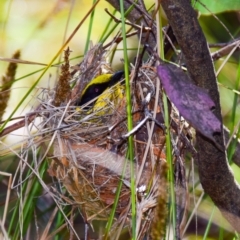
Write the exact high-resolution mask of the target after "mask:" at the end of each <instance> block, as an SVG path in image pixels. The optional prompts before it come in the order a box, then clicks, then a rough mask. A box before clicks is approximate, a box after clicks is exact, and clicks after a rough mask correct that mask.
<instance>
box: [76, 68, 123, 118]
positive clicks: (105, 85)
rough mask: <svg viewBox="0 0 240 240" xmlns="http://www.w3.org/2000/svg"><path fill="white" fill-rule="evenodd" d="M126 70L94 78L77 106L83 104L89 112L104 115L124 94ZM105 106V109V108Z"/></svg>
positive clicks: (83, 92)
mask: <svg viewBox="0 0 240 240" xmlns="http://www.w3.org/2000/svg"><path fill="white" fill-rule="evenodd" d="M123 76H124V71H118V72H115V73H113V74H101V75H99V76H97V77H95V78H94V79H92V80H91V81H90V82H89V83H88V84H87V86H86V87H85V88H84V89H83V91H82V93H81V97H80V99H79V101H78V102H77V104H76V105H77V106H83V107H82V109H84V110H85V109H87V110H88V113H89V112H96V113H97V115H103V114H105V113H108V112H109V110H110V109H109V108H110V107H114V106H115V105H116V104H117V103H118V102H119V101H120V100H121V99H122V98H123V94H124V84H122V83H121V80H122V79H123ZM104 108H105V110H104Z"/></svg>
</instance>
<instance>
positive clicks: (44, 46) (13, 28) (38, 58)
mask: <svg viewBox="0 0 240 240" xmlns="http://www.w3.org/2000/svg"><path fill="white" fill-rule="evenodd" d="M91 3H92V2H90V1H89V0H76V1H74V0H72V1H70V0H55V1H44V2H43V1H40V0H16V1H15V0H1V1H0V9H1V10H2V14H0V40H1V44H0V57H3V58H10V57H11V56H12V54H13V53H14V52H15V51H16V50H17V49H20V51H21V59H23V60H27V61H32V62H38V63H44V64H49V62H50V61H51V59H52V58H53V57H54V56H55V54H56V53H57V52H58V51H59V49H60V48H61V46H62V44H63V42H64V41H65V40H66V38H67V37H69V35H70V34H71V33H72V31H73V30H74V28H75V27H76V26H77V24H78V23H79V22H80V21H81V20H82V18H83V16H84V15H85V14H86V12H87V11H88V10H89V9H90V6H91ZM152 4H153V1H150V0H149V1H148V2H147V6H148V7H150V6H151V5H152ZM105 8H108V10H110V12H111V11H113V8H112V7H111V6H110V5H109V4H108V3H107V2H105V1H100V3H99V4H98V6H97V8H96V12H95V14H94V21H93V26H92V33H91V37H90V39H91V40H92V42H93V44H94V45H95V44H96V43H98V41H99V39H100V36H101V35H102V33H103V30H104V29H105V27H106V26H107V24H108V21H109V19H110V17H109V15H107V13H106V12H105V11H104V9H105ZM117 16H120V15H119V14H118V15H117ZM216 16H217V18H218V20H217V19H216V17H215V16H213V15H212V14H209V15H201V14H199V21H200V24H201V26H202V29H203V31H204V33H205V35H206V38H207V40H208V42H209V43H210V44H213V43H225V42H229V41H231V40H233V39H232V37H233V38H234V39H235V38H238V37H239V35H240V27H239V26H240V12H239V11H231V12H226V11H223V12H221V13H218V14H217V15H216ZM89 21H90V19H89V18H88V19H87V20H86V21H85V22H84V24H83V26H82V27H81V28H80V29H79V30H78V32H77V33H76V35H75V36H74V38H73V39H72V40H71V42H70V43H69V44H68V46H69V48H70V50H71V51H72V54H71V56H70V58H73V60H72V61H71V64H72V65H74V64H76V63H79V62H80V61H81V56H83V55H84V50H85V46H86V42H87V39H88V38H87V32H88V29H89ZM164 21H166V19H164ZM221 23H222V24H224V25H225V27H226V29H227V30H228V31H227V30H226V29H225V28H224V27H223V26H222V25H221ZM113 24H114V23H112V25H113ZM120 29H121V27H120V26H118V27H117V28H116V29H115V32H113V33H112V34H111V35H110V36H109V38H108V40H109V41H110V40H111V39H112V37H113V36H115V34H116V32H117V31H119V30H120ZM231 35H232V37H231ZM107 42H108V41H107ZM137 45H138V39H137V37H136V36H134V37H131V38H130V39H128V47H129V48H132V49H133V50H132V51H129V55H130V58H132V59H133V58H134V57H135V54H136V50H135V49H136V46H137ZM119 48H120V50H121V45H120V46H119ZM120 50H119V51H117V54H116V55H115V58H114V61H113V68H114V69H116V70H118V69H121V68H122V67H123V66H122V63H121V61H120V59H121V58H123V53H122V51H120ZM216 50H217V48H211V51H212V52H214V51H216ZM223 60H224V59H219V60H217V61H216V62H215V66H216V71H217V69H218V68H219V67H220V66H221V64H222V63H223ZM239 60H240V59H239V51H236V52H235V53H234V54H233V55H232V56H231V57H230V59H229V60H228V61H227V63H226V64H225V65H224V67H223V69H222V70H221V71H220V73H219V76H218V80H219V83H222V84H223V85H225V86H227V87H229V88H231V89H236V90H238V91H239V90H240V86H236V83H237V78H238V68H239ZM60 61H61V59H60V58H58V60H57V61H56V62H55V63H59V62H60ZM7 65H8V62H6V61H0V73H2V74H4V72H5V71H6V69H7ZM41 69H43V66H40V65H33V64H19V65H18V69H17V73H16V77H15V82H14V84H13V86H12V92H11V98H10V102H9V105H8V107H7V111H6V113H5V115H4V117H3V119H6V118H7V117H8V116H9V115H10V113H11V112H12V111H13V109H15V107H16V104H17V103H18V101H19V100H20V99H21V98H23V96H24V95H25V94H26V92H27V91H28V89H29V87H30V86H32V85H33V84H34V82H35V81H36V80H37V79H38V77H39V76H40V74H41V72H36V71H38V70H41ZM35 72H36V73H35ZM57 73H58V68H57V67H51V68H50V69H49V70H48V71H47V73H46V74H45V75H44V77H42V78H41V80H40V81H39V83H38V84H37V87H36V89H35V91H34V92H32V93H31V94H30V95H29V96H28V98H26V99H25V101H24V103H23V104H22V105H21V107H20V108H19V109H18V111H17V112H16V113H15V115H14V116H23V115H24V114H26V113H27V112H29V111H30V110H31V109H33V108H34V107H35V106H36V105H37V100H36V96H38V94H39V93H40V92H41V88H52V87H53V86H54V85H55V83H56V80H57ZM28 75H29V76H28ZM219 90H220V96H221V105H222V114H223V119H224V124H225V125H226V126H227V127H229V128H232V127H233V119H232V114H233V112H232V109H233V101H234V96H236V94H235V93H233V92H232V91H231V90H229V89H227V88H225V87H222V86H220V87H219ZM235 114H236V116H235V120H234V126H236V124H237V123H238V122H239V121H240V104H239V99H238V100H237V107H236V110H235ZM16 134H17V136H16V135H12V137H9V138H7V139H5V144H7V145H10V146H11V145H12V144H13V143H16V142H18V141H19V140H20V139H21V135H22V130H19V131H17V132H16ZM18 135H19V137H18ZM1 148H2V147H1ZM0 158H1V161H0V169H1V171H6V172H12V173H14V171H15V169H16V167H17V164H18V163H17V161H18V160H17V157H16V156H10V157H8V156H4V157H0ZM189 168H191V164H189ZM233 169H234V172H235V176H236V179H237V180H238V181H240V174H239V169H238V168H236V167H235V166H234V165H233ZM26 172H27V171H26ZM25 174H27V173H25ZM42 174H43V176H44V177H45V178H46V182H48V183H49V184H50V183H51V179H50V178H49V176H48V173H46V172H45V173H44V172H43V173H42ZM190 174H191V173H190ZM195 177H196V178H197V173H196V175H195ZM6 181H7V180H6V177H3V178H1V182H2V183H1V185H0V189H1V192H2V193H3V192H6ZM196 182H197V181H196ZM36 188H37V187H36ZM195 191H196V192H195V194H196V195H197V196H200V195H201V187H199V185H198V188H197V189H196V190H195ZM34 194H35V195H34V196H32V198H30V201H37V202H38V207H39V209H40V206H41V207H42V209H41V211H42V212H41V214H43V216H42V217H43V219H49V217H50V212H51V211H53V209H50V210H51V211H49V209H44V207H45V206H44V201H46V202H51V201H52V200H49V199H47V197H45V196H44V193H43V192H42V191H41V190H40V189H39V188H38V189H36V191H35V192H34ZM37 196H41V197H40V198H38V197H37ZM4 198H5V194H3V195H2V196H1V205H2V206H4ZM192 198H194V196H192ZM16 199H17V195H16V194H14V193H13V199H12V201H13V202H12V203H10V210H9V211H10V213H11V214H12V213H13V211H14V203H15V201H16ZM191 200H192V202H193V204H196V202H195V199H191ZM39 209H38V210H39ZM2 211H3V210H2ZM212 211H213V205H212V203H211V201H210V199H209V198H208V197H205V198H204V199H203V201H202V202H201V204H200V206H199V210H198V212H197V213H198V215H197V216H196V218H194V220H193V221H192V222H191V224H190V227H189V230H188V234H187V235H188V236H189V237H188V238H186V239H196V236H195V234H196V228H195V225H196V226H197V232H198V235H200V237H199V239H203V235H204V234H205V233H206V223H207V221H208V220H209V218H210V216H211V213H212ZM214 211H215V212H214V215H213V218H212V219H211V221H212V222H211V223H212V227H211V230H210V234H209V237H206V238H205V239H217V238H218V239H233V236H234V232H233V231H231V228H230V227H229V224H228V223H227V222H226V221H225V220H224V219H223V218H222V217H221V215H220V213H219V211H218V210H214ZM39 212H40V210H39ZM31 214H35V215H37V214H38V212H34V213H33V212H32V213H31ZM79 219H80V220H79V222H81V218H80V217H79ZM219 219H221V220H220V221H219ZM17 221H18V219H15V222H13V223H12V226H11V227H12V232H14V227H15V226H14V224H17V223H16V222H17ZM46 221H47V220H46ZM196 221H197V222H196ZM41 224H42V225H44V224H43V223H40V228H42V229H44V226H42V225H41ZM56 224H57V223H56ZM58 224H59V225H61V224H62V222H61V220H59V223H58ZM9 225H10V223H9ZM219 225H220V226H224V228H225V229H227V231H226V232H225V233H223V232H224V229H223V228H222V232H221V231H220V233H219ZM97 227H99V226H97ZM79 228H80V227H79ZM81 228H82V225H81ZM99 228H100V227H99ZM81 231H82V232H83V229H81V230H79V232H81ZM29 234H30V236H31V235H32V236H34V234H36V233H35V231H34V230H32V231H30V233H29ZM64 234H66V233H64ZM93 234H94V233H93ZM221 234H222V237H221ZM64 236H65V235H63V238H62V239H66V238H64ZM223 236H224V237H223ZM236 239H237V238H236Z"/></svg>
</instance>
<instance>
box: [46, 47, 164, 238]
mask: <svg viewBox="0 0 240 240" xmlns="http://www.w3.org/2000/svg"><path fill="white" fill-rule="evenodd" d="M106 54H107V52H106V51H105V50H104V49H103V48H102V46H101V45H97V46H95V47H93V48H92V49H91V50H90V51H89V52H88V54H86V56H85V58H84V59H83V61H82V62H81V63H80V64H79V65H77V66H75V67H74V72H73V73H70V70H69V63H68V56H69V50H67V51H66V52H65V64H64V65H63V67H62V74H61V77H60V80H59V83H58V85H57V87H56V91H55V93H54V94H53V95H50V96H49V98H48V99H46V100H45V101H44V103H43V105H44V106H43V107H44V108H45V109H47V114H46V115H45V118H46V122H47V125H48V127H49V129H50V130H52V132H54V133H55V136H54V141H53V142H54V143H53V157H52V162H51V164H50V166H49V170H48V172H49V174H50V175H51V176H54V177H56V178H57V180H58V181H59V182H60V183H62V184H63V185H64V187H65V188H66V190H67V191H68V193H69V194H70V195H71V196H72V198H73V199H74V202H75V204H77V205H78V206H79V208H80V210H81V214H82V216H83V217H84V218H85V220H86V222H91V220H94V219H105V220H106V219H108V217H109V215H110V213H111V211H112V209H113V204H114V203H115V202H117V204H116V211H115V220H116V221H115V225H114V226H115V227H116V226H119V224H120V223H122V226H129V227H131V220H130V219H131V200H130V198H131V190H130V185H131V166H130V165H131V164H130V161H129V160H128V159H127V157H126V156H127V149H128V135H131V136H133V143H134V162H133V165H132V166H133V171H132V173H133V174H132V178H133V179H134V181H135V186H136V193H135V194H136V206H137V232H138V233H139V236H144V234H145V232H146V231H148V230H149V228H150V227H151V225H152V223H154V221H155V222H159V221H161V219H159V218H161V217H160V216H159V211H158V215H157V214H156V212H155V214H153V213H154V211H156V209H157V208H158V207H160V208H162V209H161V211H160V212H161V213H160V215H161V214H162V215H163V216H164V214H166V212H165V208H166V202H167V187H166V171H167V170H166V169H167V167H166V160H165V154H164V144H165V134H164V131H163V129H162V128H161V127H160V126H158V125H157V124H155V122H154V121H152V119H151V118H149V117H148V118H146V111H144V109H147V110H148V113H151V116H152V118H154V119H161V116H162V114H161V108H160V106H159V105H158V101H157V100H156V98H155V94H161V92H160V90H158V92H156V82H157V81H158V79H157V76H156V73H155V68H153V67H152V65H151V63H146V64H145V65H143V66H142V67H141V68H140V69H139V71H138V76H137V78H136V80H135V81H134V82H131V89H132V90H131V91H132V92H131V95H132V118H133V123H134V128H135V130H134V131H133V132H132V133H129V132H128V130H127V116H126V99H123V100H121V101H120V103H119V104H118V106H113V105H112V104H111V103H109V105H108V109H105V112H106V114H104V115H101V116H99V115H98V114H97V113H94V112H92V113H89V112H87V111H86V110H84V109H79V108H78V107H76V106H75V105H74V102H75V101H76V99H77V97H78V96H79V94H80V93H81V91H82V90H83V88H84V86H86V84H87V82H88V81H89V80H91V79H93V78H94V77H95V76H97V75H99V74H101V73H103V69H105V70H106V69H107V71H109V72H111V68H110V66H109V65H108V64H107V63H106ZM133 74H134V69H133V70H132V71H131V76H133ZM131 76H130V77H131ZM74 80H76V84H75V86H74V88H73V89H70V87H69V83H70V82H71V81H74ZM149 93H154V94H152V95H151V100H150V102H149V104H147V106H145V107H143V102H144V101H145V98H146V96H147V94H149ZM155 102H156V103H155ZM144 119H145V120H146V121H144V123H143V124H142V125H140V124H141V122H142V121H143V120H144ZM159 121H160V120H159ZM50 132H51V131H50ZM120 182H121V183H122V186H121V190H120V196H119V199H118V200H116V193H117V190H118V188H119V185H120ZM159 199H160V200H159ZM159 205H160V206H159ZM154 219H155V220H154ZM162 219H166V217H165V216H164V217H162ZM114 226H113V228H112V229H114ZM158 230H159V229H158Z"/></svg>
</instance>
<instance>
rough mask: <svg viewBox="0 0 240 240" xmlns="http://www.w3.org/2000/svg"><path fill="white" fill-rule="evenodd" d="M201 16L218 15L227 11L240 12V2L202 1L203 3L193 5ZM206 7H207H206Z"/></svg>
mask: <svg viewBox="0 0 240 240" xmlns="http://www.w3.org/2000/svg"><path fill="white" fill-rule="evenodd" d="M193 6H194V8H195V9H197V10H198V11H199V12H200V13H201V14H204V15H208V14H212V13H214V14H217V13H220V12H226V11H239V10H240V1H239V0H211V1H209V0H201V3H199V2H196V4H195V5H193ZM205 6H206V7H205Z"/></svg>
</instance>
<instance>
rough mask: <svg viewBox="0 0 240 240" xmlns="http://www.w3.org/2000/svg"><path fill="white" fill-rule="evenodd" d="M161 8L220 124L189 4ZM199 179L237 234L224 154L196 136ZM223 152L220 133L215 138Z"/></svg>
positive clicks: (237, 213) (182, 0)
mask: <svg viewBox="0 0 240 240" xmlns="http://www.w3.org/2000/svg"><path fill="white" fill-rule="evenodd" d="M161 3H162V7H163V9H164V11H165V13H166V15H167V17H168V20H169V24H170V25H171V27H172V28H173V32H174V35H175V37H176V38H177V41H178V44H179V46H180V48H181V50H182V53H183V54H184V56H185V59H186V65H187V69H188V72H189V75H190V77H191V78H192V80H193V81H194V82H195V84H197V85H198V86H200V87H202V88H204V89H206V90H207V91H208V93H209V95H210V96H211V98H212V99H213V100H214V102H215V104H216V109H215V114H216V116H217V117H218V118H219V119H220V120H221V121H222V117H221V108H220V101H219V93H218V88H217V81H216V77H215V72H214V67H213V63H212V59H211V55H210V52H209V49H208V45H207V42H206V39H205V37H204V35H203V32H202V30H201V27H200V25H199V23H198V20H197V16H196V13H195V11H194V10H193V8H192V7H191V4H190V1H189V0H162V1H161ZM196 139H197V146H198V153H199V162H198V168H199V176H200V181H201V184H202V186H203V188H204V190H205V192H206V193H207V194H208V195H209V196H210V197H211V199H212V200H213V202H214V203H215V204H216V206H217V207H218V208H219V209H220V210H221V212H222V214H223V215H224V216H225V217H226V218H227V220H228V221H229V222H230V224H231V225H232V226H233V227H234V228H235V229H236V230H237V231H238V232H240V189H239V186H238V185H237V184H236V182H235V180H234V177H233V175H232V172H231V170H230V167H229V165H228V162H227V159H226V153H225V151H222V152H221V151H219V149H218V148H216V146H215V145H214V144H213V143H212V142H211V141H209V140H208V139H206V138H205V137H203V136H202V135H201V134H200V133H197V136H196ZM215 139H216V141H217V142H218V144H220V145H221V146H222V149H223V150H224V149H225V145H224V137H223V129H222V133H221V135H220V136H216V137H215Z"/></svg>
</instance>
